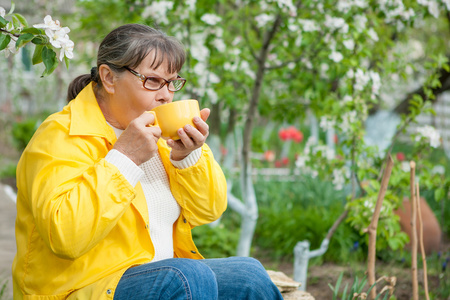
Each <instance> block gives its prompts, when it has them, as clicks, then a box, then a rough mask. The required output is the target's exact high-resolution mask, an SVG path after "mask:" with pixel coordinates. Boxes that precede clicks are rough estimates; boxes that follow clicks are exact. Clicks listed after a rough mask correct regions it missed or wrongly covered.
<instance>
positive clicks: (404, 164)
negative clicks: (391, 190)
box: [400, 161, 411, 172]
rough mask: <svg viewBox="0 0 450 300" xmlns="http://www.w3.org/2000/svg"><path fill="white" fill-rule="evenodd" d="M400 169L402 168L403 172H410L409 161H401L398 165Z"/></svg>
mask: <svg viewBox="0 0 450 300" xmlns="http://www.w3.org/2000/svg"><path fill="white" fill-rule="evenodd" d="M400 169H402V171H403V172H410V171H411V165H410V164H409V161H402V164H401V165H400Z"/></svg>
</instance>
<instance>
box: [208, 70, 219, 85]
mask: <svg viewBox="0 0 450 300" xmlns="http://www.w3.org/2000/svg"><path fill="white" fill-rule="evenodd" d="M208 81H209V82H210V83H219V82H220V78H219V76H217V75H216V74H214V73H213V72H209V73H208Z"/></svg>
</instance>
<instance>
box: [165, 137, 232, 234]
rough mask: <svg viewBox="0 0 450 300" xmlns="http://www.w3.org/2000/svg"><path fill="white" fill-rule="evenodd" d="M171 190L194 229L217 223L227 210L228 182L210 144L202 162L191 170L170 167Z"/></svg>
mask: <svg viewBox="0 0 450 300" xmlns="http://www.w3.org/2000/svg"><path fill="white" fill-rule="evenodd" d="M166 169H167V172H168V174H169V181H170V188H171V190H172V194H173V196H174V197H175V199H176V200H177V201H178V203H179V204H180V206H181V207H182V209H183V214H184V216H185V217H186V219H187V221H189V223H190V224H191V225H192V226H199V225H203V224H207V223H211V222H213V221H215V220H217V219H218V218H219V217H220V216H221V215H222V213H223V212H224V211H225V209H226V208H227V183H226V179H225V175H224V174H223V172H222V169H221V168H220V166H219V164H218V163H217V162H216V161H215V159H214V156H213V153H212V151H211V149H210V148H209V147H208V145H206V144H205V145H203V147H202V154H201V157H200V159H199V161H198V162H197V163H196V164H195V165H193V166H191V167H188V168H185V169H178V168H175V167H174V166H171V165H170V166H168V167H167V168H166Z"/></svg>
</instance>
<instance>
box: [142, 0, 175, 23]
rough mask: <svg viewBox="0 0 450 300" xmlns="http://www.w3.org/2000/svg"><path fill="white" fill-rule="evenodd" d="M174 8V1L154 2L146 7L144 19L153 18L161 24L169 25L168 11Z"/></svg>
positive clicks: (143, 14)
mask: <svg viewBox="0 0 450 300" xmlns="http://www.w3.org/2000/svg"><path fill="white" fill-rule="evenodd" d="M172 8H173V2H172V1H158V2H156V1H152V3H151V4H150V5H149V6H147V7H145V9H144V11H143V12H142V17H143V18H144V19H145V18H148V17H151V18H153V19H155V20H157V21H158V22H159V23H162V24H167V23H169V19H168V18H167V11H168V10H171V9H172Z"/></svg>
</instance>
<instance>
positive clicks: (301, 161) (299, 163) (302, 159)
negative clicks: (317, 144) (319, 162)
mask: <svg viewBox="0 0 450 300" xmlns="http://www.w3.org/2000/svg"><path fill="white" fill-rule="evenodd" d="M309 160H310V157H309V156H308V155H299V156H297V159H296V160H295V166H296V167H297V168H304V167H305V166H306V163H307V162H308V161H309Z"/></svg>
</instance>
